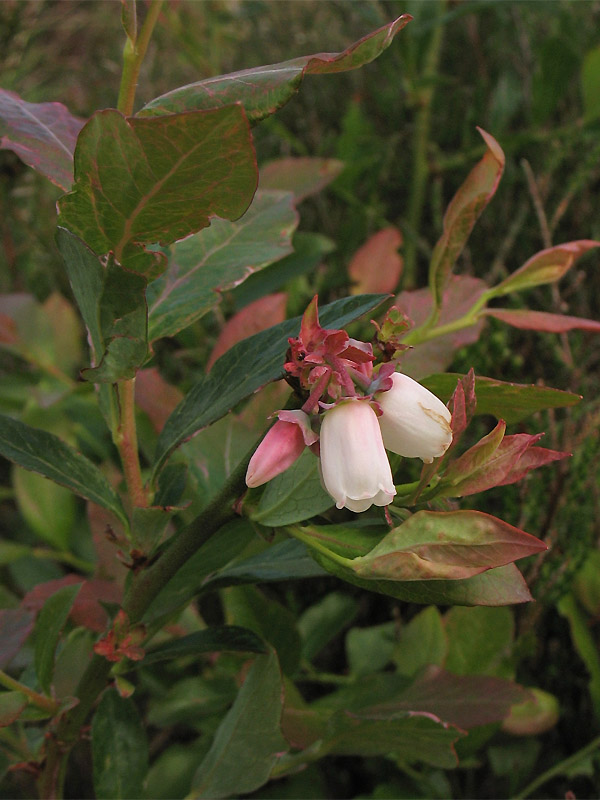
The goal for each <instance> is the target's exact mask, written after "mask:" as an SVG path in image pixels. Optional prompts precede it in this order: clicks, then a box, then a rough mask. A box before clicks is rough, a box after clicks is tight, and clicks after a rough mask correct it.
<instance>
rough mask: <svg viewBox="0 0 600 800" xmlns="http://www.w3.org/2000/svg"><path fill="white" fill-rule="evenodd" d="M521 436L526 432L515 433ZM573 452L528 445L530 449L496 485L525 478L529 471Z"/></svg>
mask: <svg viewBox="0 0 600 800" xmlns="http://www.w3.org/2000/svg"><path fill="white" fill-rule="evenodd" d="M515 435H516V436H521V435H525V434H518V433H517V434H515ZM512 438H513V437H512V436H507V437H506V439H512ZM571 455H572V454H571V453H562V452H560V451H559V450H548V449H547V448H545V447H528V449H527V450H526V451H525V452H524V453H523V455H522V456H521V457H520V459H519V461H518V462H517V463H516V464H515V465H514V467H513V468H512V469H511V470H510V472H509V473H508V474H507V475H506V477H505V478H504V480H502V481H501V482H500V483H497V484H496V486H506V485H507V484H509V483H516V482H517V481H520V480H521V478H524V477H525V475H527V473H528V472H529V471H530V470H532V469H537V467H543V466H545V465H546V464H551V463H552V462H553V461H560V460H561V459H563V458H570V457H571Z"/></svg>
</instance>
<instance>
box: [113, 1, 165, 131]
mask: <svg viewBox="0 0 600 800" xmlns="http://www.w3.org/2000/svg"><path fill="white" fill-rule="evenodd" d="M162 4H163V0H152V2H151V4H150V8H149V9H148V13H147V14H146V18H145V20H144V24H143V25H142V29H141V30H140V32H139V35H138V36H136V38H135V39H130V38H129V36H128V37H127V39H126V41H125V46H124V48H123V72H122V74H121V86H120V87H119V100H118V102H117V108H118V110H119V111H120V112H121V113H122V114H124V115H125V116H126V117H129V116H131V114H132V113H133V104H134V101H135V92H136V89H137V80H138V76H139V74H140V68H141V66H142V61H143V60H144V56H145V55H146V50H147V49H148V44H149V42H150V37H151V36H152V31H153V30H154V26H155V25H156V22H157V20H158V17H159V14H160V10H161V8H162Z"/></svg>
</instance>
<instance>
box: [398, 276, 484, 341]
mask: <svg viewBox="0 0 600 800" xmlns="http://www.w3.org/2000/svg"><path fill="white" fill-rule="evenodd" d="M495 296H496V294H495V291H494V289H493V288H492V289H488V291H486V292H483V294H482V295H481V296H480V297H479V298H478V299H477V301H476V302H475V303H474V304H473V306H472V307H471V308H470V309H469V310H468V311H467V313H466V314H465V315H464V316H463V317H460V319H455V320H453V321H452V322H448V323H446V325H437V326H435V327H433V325H434V318H433V317H430V319H429V320H427V322H425V323H424V324H423V325H421V326H420V327H418V328H415V329H414V330H412V331H409V333H407V334H406V336H405V337H404V338H403V339H402V344H409V345H412V346H413V347H414V345H417V344H422V343H423V342H429V341H430V340H431V339H437V338H438V336H445V335H446V334H448V333H454V332H455V331H459V330H462V329H463V328H470V327H471V326H472V325H476V324H477V322H479V319H480V316H481V315H480V313H479V312H480V311H481V310H482V309H483V308H484V306H485V305H486V304H487V302H488V300H490V299H491V298H492V297H495Z"/></svg>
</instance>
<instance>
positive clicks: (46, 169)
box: [0, 89, 84, 192]
mask: <svg viewBox="0 0 600 800" xmlns="http://www.w3.org/2000/svg"><path fill="white" fill-rule="evenodd" d="M83 122H84V121H83V120H82V119H79V118H78V117H74V116H72V115H71V114H70V113H69V111H68V110H67V109H66V108H65V106H63V105H62V104H61V103H27V102H26V101H25V100H23V99H22V98H20V97H19V96H18V95H17V94H15V93H14V92H9V91H7V90H6V89H0V147H2V148H5V149H8V150H12V151H13V152H14V153H16V154H17V155H18V156H19V158H21V159H22V160H23V161H24V162H25V163H26V164H27V165H28V166H29V167H33V169H35V170H37V171H38V172H39V173H41V174H42V175H44V176H45V177H46V178H48V179H49V180H51V181H52V183H55V184H56V185H57V186H60V188H61V189H64V190H65V192H66V191H68V190H69V188H70V187H71V184H72V183H73V151H74V150H75V142H76V141H77V134H78V133H79V131H80V130H81V127H82V126H83Z"/></svg>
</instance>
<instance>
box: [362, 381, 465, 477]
mask: <svg viewBox="0 0 600 800" xmlns="http://www.w3.org/2000/svg"><path fill="white" fill-rule="evenodd" d="M391 378H392V381H393V386H392V388H391V389H389V390H388V391H387V392H380V393H379V392H378V393H377V394H376V396H375V399H376V400H377V402H378V403H379V405H380V406H381V410H382V412H383V413H382V415H381V416H380V417H379V426H380V428H381V433H382V436H383V443H384V444H385V446H386V447H387V449H388V450H391V451H392V453H398V454H399V455H401V456H406V457H407V458H420V459H422V460H423V461H424V462H425V463H427V464H429V463H431V462H432V461H433V459H434V458H437V457H438V456H442V455H444V453H445V452H446V450H447V449H448V447H449V446H450V443H451V441H452V429H451V427H450V421H451V419H452V417H451V414H450V412H449V411H448V409H447V408H446V406H445V405H444V404H443V403H442V401H441V400H440V399H439V398H438V397H436V396H435V395H434V394H432V393H431V392H430V391H429V389H426V388H425V387H424V386H421V384H420V383H417V381H415V380H413V379H412V378H409V377H408V375H403V374H402V373H400V372H394V374H393V375H392V376H391Z"/></svg>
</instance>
